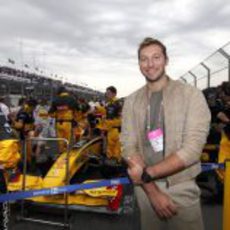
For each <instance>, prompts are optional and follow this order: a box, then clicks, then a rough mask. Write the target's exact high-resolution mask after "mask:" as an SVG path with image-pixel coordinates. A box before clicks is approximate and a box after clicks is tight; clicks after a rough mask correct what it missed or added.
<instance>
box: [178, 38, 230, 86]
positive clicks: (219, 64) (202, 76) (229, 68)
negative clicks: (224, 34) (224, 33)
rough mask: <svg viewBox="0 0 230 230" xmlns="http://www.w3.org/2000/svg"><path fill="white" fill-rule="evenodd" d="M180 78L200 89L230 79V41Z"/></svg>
mask: <svg viewBox="0 0 230 230" xmlns="http://www.w3.org/2000/svg"><path fill="white" fill-rule="evenodd" d="M180 79H181V80H182V81H184V82H186V83H189V84H191V85H194V86H196V87H197V88H199V89H205V88H209V87H212V86H217V85H220V84H221V83H222V82H223V81H230V42H228V43H227V44H225V45H224V46H223V47H221V48H220V49H218V50H217V51H215V52H214V53H212V54H211V55H210V56H209V57H207V58H206V59H205V60H203V61H202V62H201V63H199V64H198V65H196V66H195V67H194V68H192V69H191V70H189V71H188V72H186V73H185V74H184V75H182V76H181V77H180Z"/></svg>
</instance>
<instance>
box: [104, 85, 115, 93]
mask: <svg viewBox="0 0 230 230" xmlns="http://www.w3.org/2000/svg"><path fill="white" fill-rule="evenodd" d="M107 90H109V91H111V92H112V93H114V94H117V89H116V88H115V87H114V86H109V87H107V88H106V91H107Z"/></svg>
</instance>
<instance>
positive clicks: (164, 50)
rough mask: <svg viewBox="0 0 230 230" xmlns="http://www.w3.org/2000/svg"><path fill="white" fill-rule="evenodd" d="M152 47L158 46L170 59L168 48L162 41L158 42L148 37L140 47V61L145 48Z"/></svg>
mask: <svg viewBox="0 0 230 230" xmlns="http://www.w3.org/2000/svg"><path fill="white" fill-rule="evenodd" d="M150 45H158V46H160V48H161V49H162V52H163V54H164V56H165V58H166V59H168V55H167V49H166V46H165V45H164V44H163V43H162V42H161V41H159V40H157V39H155V38H151V37H147V38H145V39H144V40H143V41H142V42H141V43H140V45H139V48H138V60H139V59H140V53H141V50H142V49H143V48H145V47H147V46H150Z"/></svg>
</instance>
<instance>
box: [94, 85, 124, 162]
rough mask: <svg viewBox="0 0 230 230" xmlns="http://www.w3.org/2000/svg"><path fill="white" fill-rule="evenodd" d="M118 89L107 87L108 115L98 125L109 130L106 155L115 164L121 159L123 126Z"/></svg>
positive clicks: (106, 108) (106, 107) (106, 106)
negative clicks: (121, 130)
mask: <svg viewBox="0 0 230 230" xmlns="http://www.w3.org/2000/svg"><path fill="white" fill-rule="evenodd" d="M116 95H117V89H116V88H115V87H114V86H110V87H108V88H107V89H106V100H107V102H106V105H105V110H106V115H105V118H104V119H102V122H101V123H99V125H98V126H97V127H98V128H99V129H101V130H104V131H106V132H107V135H106V136H107V138H106V142H107V143H106V145H107V147H106V156H107V158H108V162H111V163H112V162H113V163H114V164H116V163H119V162H120V161H121V146H120V140H119V138H120V128H121V103H120V102H119V100H118V99H117V97H116Z"/></svg>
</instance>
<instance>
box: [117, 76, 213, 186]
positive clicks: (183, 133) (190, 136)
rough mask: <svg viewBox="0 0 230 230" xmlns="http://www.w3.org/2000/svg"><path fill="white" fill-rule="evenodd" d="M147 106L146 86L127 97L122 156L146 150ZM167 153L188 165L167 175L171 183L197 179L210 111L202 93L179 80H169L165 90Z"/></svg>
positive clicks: (124, 110)
mask: <svg viewBox="0 0 230 230" xmlns="http://www.w3.org/2000/svg"><path fill="white" fill-rule="evenodd" d="M147 106H148V89H147V86H144V87H142V88H141V89H139V90H137V91H136V92H134V93H133V94H131V95H130V96H128V97H127V98H126V100H125V104H124V107H123V112H122V113H123V114H122V133H121V143H122V155H123V157H125V158H126V157H127V156H130V155H132V154H141V155H143V157H144V158H145V154H144V152H143V146H144V143H143V140H144V138H143V135H146V131H145V119H146V112H147ZM163 107H164V123H165V156H168V155H170V154H172V153H176V154H178V156H179V157H180V158H181V159H182V160H183V161H184V163H185V165H186V166H187V168H186V169H185V170H183V171H181V172H179V173H176V174H174V175H172V176H169V177H168V178H167V180H168V182H169V185H173V184H177V183H180V182H183V181H187V180H190V179H193V178H195V177H196V176H197V175H198V174H199V173H200V171H201V166H200V156H201V152H202V148H203V146H204V144H205V142H206V138H207V135H208V132H209V124H210V119H211V115H210V111H209V108H208V105H207V103H206V100H205V98H204V96H203V95H202V92H200V91H199V90H198V89H196V88H194V87H192V86H190V85H187V84H184V83H182V82H179V81H175V80H171V79H170V80H169V82H168V84H167V86H166V87H165V88H164V90H163Z"/></svg>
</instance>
